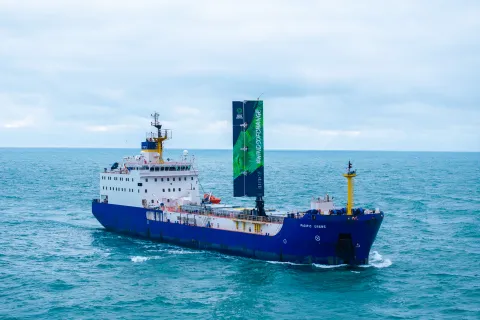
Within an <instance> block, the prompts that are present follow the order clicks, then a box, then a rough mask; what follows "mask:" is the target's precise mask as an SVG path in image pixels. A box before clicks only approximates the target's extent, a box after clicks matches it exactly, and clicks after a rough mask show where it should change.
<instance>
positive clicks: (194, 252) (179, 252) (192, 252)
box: [166, 250, 202, 254]
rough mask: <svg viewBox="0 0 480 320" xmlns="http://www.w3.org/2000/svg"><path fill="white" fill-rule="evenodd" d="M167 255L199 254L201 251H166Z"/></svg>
mask: <svg viewBox="0 0 480 320" xmlns="http://www.w3.org/2000/svg"><path fill="white" fill-rule="evenodd" d="M166 252H167V253H169V254H201V253H202V251H187V250H167V251H166Z"/></svg>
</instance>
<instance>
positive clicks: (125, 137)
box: [0, 0, 480, 151]
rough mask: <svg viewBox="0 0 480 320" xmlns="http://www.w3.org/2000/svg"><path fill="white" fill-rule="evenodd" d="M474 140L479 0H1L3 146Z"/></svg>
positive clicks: (443, 145) (479, 126) (374, 146)
mask: <svg viewBox="0 0 480 320" xmlns="http://www.w3.org/2000/svg"><path fill="white" fill-rule="evenodd" d="M262 93H263V96H262V99H263V100H264V101H265V102H264V106H265V145H266V148H269V149H318V150H338V149H339V150H428V151H433V150H442V151H443V150H448V151H480V133H479V132H480V1H476V0H475V1H467V0H465V1H441V0H437V1H422V0H415V1H408V0H402V1H353V0H352V1H307V0H300V1H298V0H297V1H291V0H268V1H262V0H255V1H253V0H241V1H228V0H222V1H220V0H214V1H210V0H203V1H193V0H192V1H182V0H174V1H173V0H172V1H160V0H152V1H139V0H136V1H121V0H120V1H119V0H117V1H113V0H108V1H107V0H81V1H77V0H68V1H65V0H60V1H52V0H42V1H38V0H27V1H22V0H0V111H1V113H0V146H3V147H9V146H18V147H19V146H38V147H62V146H65V147H138V146H139V144H140V140H142V139H143V138H144V137H145V132H146V131H147V130H149V121H150V120H149V115H150V113H152V112H153V111H158V112H159V113H160V115H161V119H162V120H163V121H164V123H165V126H166V127H168V128H171V129H173V130H174V134H173V137H174V139H173V140H172V141H170V142H169V143H168V146H169V147H172V148H231V143H232V142H231V140H232V138H231V101H232V100H245V99H256V98H257V97H258V96H259V95H260V94H262Z"/></svg>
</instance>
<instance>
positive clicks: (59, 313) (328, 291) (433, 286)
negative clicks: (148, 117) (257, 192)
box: [0, 149, 480, 319]
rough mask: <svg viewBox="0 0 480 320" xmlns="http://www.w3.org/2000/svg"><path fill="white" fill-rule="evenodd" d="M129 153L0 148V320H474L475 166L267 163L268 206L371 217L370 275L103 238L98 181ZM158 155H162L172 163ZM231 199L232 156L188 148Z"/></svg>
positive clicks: (367, 159) (439, 160)
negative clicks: (94, 209) (349, 186)
mask: <svg viewBox="0 0 480 320" xmlns="http://www.w3.org/2000/svg"><path fill="white" fill-rule="evenodd" d="M136 153H137V150H133V149H0V318H1V319H147V318H150V319H442V318H444V319H479V318H480V154H479V153H440V152H438V153H436V152H425V153H422V152H353V151H351V152H350V151H266V152H265V190H266V191H265V203H266V207H267V208H270V207H275V208H280V209H288V210H302V209H308V207H309V203H310V200H311V198H312V197H314V196H319V195H324V194H325V193H328V194H330V195H333V197H334V201H335V202H336V203H337V205H339V206H344V205H345V201H346V181H345V178H343V177H342V173H343V172H344V170H345V167H346V164H347V162H348V160H351V161H352V162H353V164H354V166H355V168H356V169H357V173H358V176H357V178H356V181H355V188H356V189H355V203H356V205H358V206H361V207H372V208H376V207H379V208H381V209H382V210H383V211H384V212H385V219H384V222H383V225H382V227H381V229H380V231H379V233H378V236H377V239H376V241H375V243H374V246H373V248H372V252H371V256H370V265H368V266H363V267H346V266H341V267H331V266H323V265H295V264H289V263H278V262H266V261H257V260H252V259H246V258H239V257H233V256H227V255H223V254H219V253H215V252H208V251H195V250H190V249H185V248H181V247H176V246H172V245H166V244H162V243H156V242H152V241H149V240H143V239H139V238H132V237H128V236H123V235H118V234H115V233H111V232H107V231H105V230H104V229H103V228H102V227H101V226H100V224H99V223H98V222H97V221H96V220H95V218H94V217H93V216H92V214H91V200H92V199H93V198H96V197H98V195H99V172H100V171H102V170H103V168H104V167H108V166H109V165H111V164H112V163H113V162H115V161H119V160H120V159H121V157H123V156H126V155H134V154H136ZM181 153H182V151H181V150H168V151H167V153H166V157H170V158H175V157H180V155H181ZM190 154H194V155H195V158H196V165H197V167H198V169H199V170H200V175H201V184H202V187H203V189H204V190H205V191H212V192H213V194H214V195H215V196H217V197H221V198H222V201H223V202H232V203H237V204H238V203H246V204H250V205H253V203H254V202H253V199H252V200H251V201H245V200H240V199H234V198H233V197H232V193H233V192H232V154H231V151H229V150H222V151H215V150H190Z"/></svg>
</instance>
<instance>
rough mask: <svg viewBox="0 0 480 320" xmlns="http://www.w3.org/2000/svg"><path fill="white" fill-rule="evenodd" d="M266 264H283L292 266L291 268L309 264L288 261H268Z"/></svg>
mask: <svg viewBox="0 0 480 320" xmlns="http://www.w3.org/2000/svg"><path fill="white" fill-rule="evenodd" d="M266 262H267V263H271V264H283V265H290V266H308V264H302V263H294V262H288V261H266Z"/></svg>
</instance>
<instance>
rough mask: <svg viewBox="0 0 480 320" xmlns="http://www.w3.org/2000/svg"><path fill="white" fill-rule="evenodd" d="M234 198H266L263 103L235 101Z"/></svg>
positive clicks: (233, 105)
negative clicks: (264, 196)
mask: <svg viewBox="0 0 480 320" xmlns="http://www.w3.org/2000/svg"><path fill="white" fill-rule="evenodd" d="M232 108H233V122H232V123H233V196H234V197H257V200H258V199H259V198H261V197H263V195H264V167H263V165H264V148H263V101H261V100H246V101H233V102H232Z"/></svg>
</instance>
